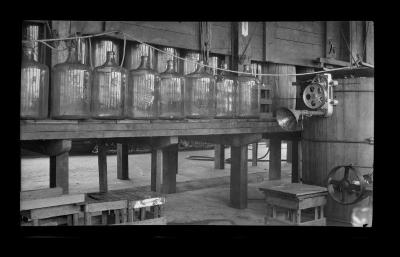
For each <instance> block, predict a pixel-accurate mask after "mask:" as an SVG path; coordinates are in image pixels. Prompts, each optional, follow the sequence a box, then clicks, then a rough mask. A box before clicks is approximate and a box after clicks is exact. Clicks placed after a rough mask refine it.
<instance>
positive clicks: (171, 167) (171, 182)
mask: <svg viewBox="0 0 400 257" xmlns="http://www.w3.org/2000/svg"><path fill="white" fill-rule="evenodd" d="M162 151H163V157H162V177H163V179H162V180H163V183H162V193H164V194H171V193H175V192H176V173H177V169H178V144H176V145H171V146H168V147H166V148H163V150H162Z"/></svg>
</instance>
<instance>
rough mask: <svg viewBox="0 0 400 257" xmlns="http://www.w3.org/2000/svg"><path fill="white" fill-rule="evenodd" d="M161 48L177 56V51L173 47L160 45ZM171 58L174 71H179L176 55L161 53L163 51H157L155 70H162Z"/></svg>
mask: <svg viewBox="0 0 400 257" xmlns="http://www.w3.org/2000/svg"><path fill="white" fill-rule="evenodd" d="M161 50H163V51H165V52H167V53H170V54H173V55H175V56H178V51H177V50H176V49H175V48H172V47H162V48H161ZM169 60H172V62H173V65H174V71H175V72H179V65H178V63H179V59H178V58H176V57H173V56H172V55H169V54H166V53H163V52H159V51H158V52H157V72H160V73H161V72H164V71H165V69H166V68H167V66H168V61H169Z"/></svg>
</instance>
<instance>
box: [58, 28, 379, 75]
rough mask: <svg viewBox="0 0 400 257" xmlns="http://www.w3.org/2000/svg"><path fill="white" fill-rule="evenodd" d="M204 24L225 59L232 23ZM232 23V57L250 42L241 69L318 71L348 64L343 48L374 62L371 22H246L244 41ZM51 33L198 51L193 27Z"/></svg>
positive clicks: (229, 48)
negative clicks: (255, 65) (327, 61)
mask: <svg viewBox="0 0 400 257" xmlns="http://www.w3.org/2000/svg"><path fill="white" fill-rule="evenodd" d="M209 23H210V26H211V35H210V38H211V49H210V51H211V52H212V53H216V54H223V55H231V54H232V36H233V34H232V25H233V24H234V23H233V22H209ZM238 23H239V26H238V31H237V33H238V36H237V37H236V38H237V39H238V40H239V41H240V42H239V49H238V53H237V54H238V55H239V56H240V55H241V54H242V53H243V52H244V49H245V47H246V45H247V44H248V43H249V42H250V43H249V45H248V47H247V50H246V52H245V56H244V59H243V60H242V61H243V63H250V61H262V62H271V63H279V64H288V65H296V66H303V67H314V68H315V67H319V63H318V62H316V60H317V58H326V57H333V58H334V59H336V60H341V61H345V62H350V59H351V57H350V54H349V53H350V51H349V49H348V46H347V44H348V45H349V47H350V48H351V50H352V52H353V55H354V57H355V58H356V54H357V53H360V54H361V55H362V56H363V61H367V62H368V63H371V64H373V61H374V55H373V53H374V26H373V22H368V26H367V25H366V23H365V22H362V21H351V22H348V21H301V22H284V21H279V22H248V35H247V36H243V35H242V33H241V32H242V31H241V29H242V26H241V22H238ZM52 27H53V29H56V30H57V31H58V33H59V36H68V35H70V34H71V33H75V32H81V33H83V34H91V33H99V32H103V31H109V30H122V31H125V32H127V33H130V34H132V35H134V36H135V37H137V38H138V39H140V40H142V41H145V42H147V43H151V44H158V45H164V46H171V47H176V48H184V49H189V50H197V51H198V50H200V38H199V22H153V21H52ZM350 34H351V36H350ZM344 37H347V39H345V38H344ZM121 38H122V37H121ZM365 39H367V41H366V42H367V43H366V44H365V43H364V42H365ZM328 40H331V41H332V42H333V44H334V46H335V52H336V53H335V55H334V56H332V55H329V52H328V50H329V44H328ZM346 42H347V44H346ZM53 55H56V56H57V57H56V58H55V59H57V58H58V59H60V60H59V61H62V59H64V58H66V56H64V55H65V53H63V52H61V53H56V54H53ZM53 59H54V58H53Z"/></svg>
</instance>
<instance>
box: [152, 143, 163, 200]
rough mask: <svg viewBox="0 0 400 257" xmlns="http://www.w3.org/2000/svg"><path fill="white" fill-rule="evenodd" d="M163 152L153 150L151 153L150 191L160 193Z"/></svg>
mask: <svg viewBox="0 0 400 257" xmlns="http://www.w3.org/2000/svg"><path fill="white" fill-rule="evenodd" d="M162 158H163V152H162V150H161V149H155V148H153V149H152V151H151V185H150V187H151V191H153V192H158V193H161V190H162V189H161V188H162V179H163V176H162V171H163V169H162V164H163V161H162Z"/></svg>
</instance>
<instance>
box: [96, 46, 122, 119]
mask: <svg viewBox="0 0 400 257" xmlns="http://www.w3.org/2000/svg"><path fill="white" fill-rule="evenodd" d="M127 77H128V73H127V70H126V69H124V68H122V67H120V66H119V65H117V63H116V62H115V53H114V52H113V51H108V52H107V60H106V62H105V63H104V64H103V65H102V66H99V67H96V68H95V69H94V71H93V85H92V109H91V111H92V117H94V118H99V119H123V117H124V97H125V88H126V84H127V80H128V79H127Z"/></svg>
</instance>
